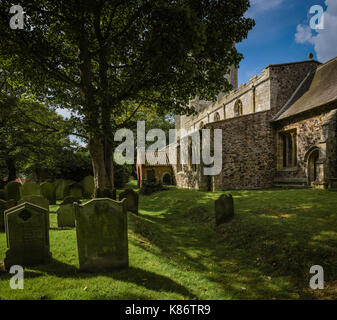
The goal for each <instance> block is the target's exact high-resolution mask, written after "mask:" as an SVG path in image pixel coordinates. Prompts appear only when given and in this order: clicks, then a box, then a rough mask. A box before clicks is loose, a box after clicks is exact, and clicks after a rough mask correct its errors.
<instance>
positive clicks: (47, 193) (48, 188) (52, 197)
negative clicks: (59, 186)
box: [40, 182, 56, 204]
mask: <svg viewBox="0 0 337 320" xmlns="http://www.w3.org/2000/svg"><path fill="white" fill-rule="evenodd" d="M40 187H41V194H42V196H43V197H44V198H46V199H48V201H49V204H56V188H55V185H54V184H53V183H51V182H43V183H41V186H40Z"/></svg>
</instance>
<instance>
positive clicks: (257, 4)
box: [248, 0, 284, 16]
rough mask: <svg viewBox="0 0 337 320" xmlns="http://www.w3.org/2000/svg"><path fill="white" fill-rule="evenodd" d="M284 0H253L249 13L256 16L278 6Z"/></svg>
mask: <svg viewBox="0 0 337 320" xmlns="http://www.w3.org/2000/svg"><path fill="white" fill-rule="evenodd" d="M282 2H284V0H251V1H250V9H249V11H248V12H249V15H250V16H256V15H257V14H259V13H262V12H265V11H268V10H271V9H274V8H276V7H278V6H279V5H280V4H281V3H282Z"/></svg>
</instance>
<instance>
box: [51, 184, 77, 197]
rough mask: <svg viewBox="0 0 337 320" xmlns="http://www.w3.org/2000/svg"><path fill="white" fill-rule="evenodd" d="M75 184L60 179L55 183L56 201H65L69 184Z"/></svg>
mask: <svg viewBox="0 0 337 320" xmlns="http://www.w3.org/2000/svg"><path fill="white" fill-rule="evenodd" d="M72 183H74V181H71V180H64V179H58V180H56V181H55V182H54V185H55V188H56V200H63V199H64V197H66V196H67V195H66V194H65V189H66V187H67V186H68V185H69V184H72Z"/></svg>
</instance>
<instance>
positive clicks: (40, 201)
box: [18, 195, 49, 211]
mask: <svg viewBox="0 0 337 320" xmlns="http://www.w3.org/2000/svg"><path fill="white" fill-rule="evenodd" d="M25 202H29V203H32V204H34V205H36V206H39V207H41V208H44V209H46V210H47V211H49V201H48V200H47V199H46V198H44V197H42V196H36V195H32V196H24V197H23V198H22V199H20V201H19V202H18V204H22V203H25Z"/></svg>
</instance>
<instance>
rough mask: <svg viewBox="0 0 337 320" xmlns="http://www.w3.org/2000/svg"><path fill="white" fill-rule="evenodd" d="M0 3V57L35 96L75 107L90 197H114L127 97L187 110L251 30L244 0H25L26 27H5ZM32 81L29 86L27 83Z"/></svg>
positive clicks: (219, 79)
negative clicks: (116, 141) (89, 171)
mask: <svg viewBox="0 0 337 320" xmlns="http://www.w3.org/2000/svg"><path fill="white" fill-rule="evenodd" d="M10 7H11V1H10V0H3V1H2V2H1V4H0V27H1V30H3V32H2V35H1V38H0V54H1V56H3V57H6V59H7V61H9V64H10V65H11V67H13V68H14V69H15V70H16V73H15V74H16V76H18V74H19V76H18V77H19V79H20V81H24V82H25V83H26V87H29V88H30V90H32V91H33V92H34V93H35V94H36V95H38V96H41V97H43V96H45V98H46V99H51V100H52V101H53V103H54V104H60V105H62V106H63V107H67V108H70V109H72V110H73V111H75V112H76V113H77V115H78V117H77V121H78V122H77V124H78V128H77V134H78V135H81V136H82V137H86V138H87V139H88V148H89V151H90V155H91V158H92V163H93V170H94V177H95V195H96V197H102V196H107V195H108V196H109V195H110V196H111V191H112V188H113V187H114V181H113V161H112V155H113V153H112V145H113V132H114V130H116V128H118V126H119V125H121V123H119V121H118V119H119V117H120V116H121V115H122V114H124V112H125V111H124V109H123V108H124V105H125V102H128V101H134V102H135V107H134V110H133V112H132V113H131V114H130V117H129V118H127V119H126V121H125V122H124V123H122V124H124V125H127V123H128V121H129V120H131V118H132V117H133V116H134V115H135V114H136V113H137V111H138V110H139V108H140V107H141V106H144V105H150V106H151V107H153V108H155V109H156V110H159V113H162V112H163V110H165V112H173V113H176V114H177V113H179V114H181V113H191V112H192V110H189V109H188V108H186V105H187V103H188V101H189V100H190V99H191V98H192V97H193V96H195V95H199V96H201V97H205V98H209V99H211V98H213V97H214V96H215V95H216V94H217V93H218V92H219V91H227V90H228V89H229V88H230V85H229V83H228V81H227V80H226V79H225V78H224V77H225V75H226V74H227V73H228V71H229V67H230V66H231V65H236V66H237V65H238V64H239V62H240V60H241V59H242V55H241V54H239V53H238V52H237V51H236V49H235V46H234V44H235V43H237V42H240V41H242V39H243V38H245V37H246V36H247V34H248V31H249V30H250V29H251V28H252V27H253V25H254V22H253V21H252V20H251V19H247V18H244V17H243V14H244V13H245V11H246V10H247V9H248V7H249V1H248V0H236V1H233V0H222V1H216V0H209V1H192V0H179V1H169V0H166V1H164V0H130V1H123V0H122V1H120V0H81V1H79V0H67V1H51V0H39V1H37V0H32V1H29V3H28V4H25V7H24V10H25V12H26V13H27V14H26V16H25V26H24V30H11V29H10V28H9V27H8V21H9V14H8V11H9V8H10ZM28 84H29V85H28Z"/></svg>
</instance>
